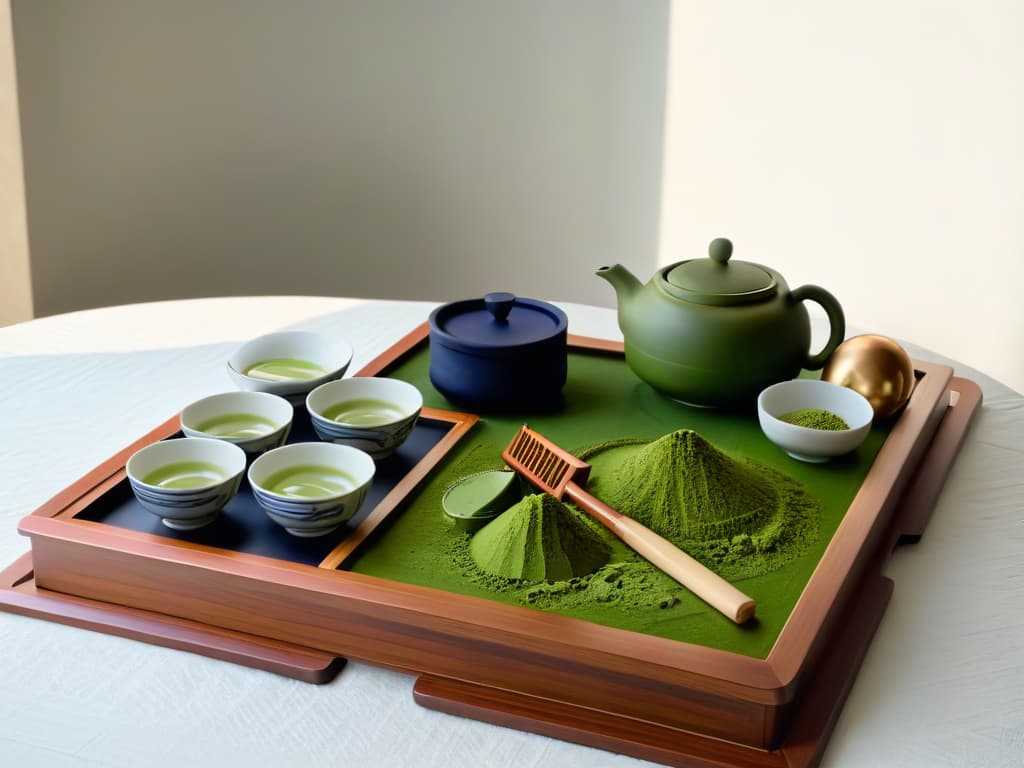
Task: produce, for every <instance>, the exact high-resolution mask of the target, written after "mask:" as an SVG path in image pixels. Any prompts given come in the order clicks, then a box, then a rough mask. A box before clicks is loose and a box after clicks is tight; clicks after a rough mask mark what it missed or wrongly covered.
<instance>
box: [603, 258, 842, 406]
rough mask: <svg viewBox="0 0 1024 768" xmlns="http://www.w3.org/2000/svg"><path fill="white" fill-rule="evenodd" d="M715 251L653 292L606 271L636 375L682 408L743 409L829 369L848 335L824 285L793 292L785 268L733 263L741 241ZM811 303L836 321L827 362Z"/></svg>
mask: <svg viewBox="0 0 1024 768" xmlns="http://www.w3.org/2000/svg"><path fill="white" fill-rule="evenodd" d="M708 250H709V253H710V258H707V259H691V260H689V261H681V262H677V263H675V264H670V265H669V266H667V267H664V268H662V269H660V270H658V272H656V273H655V275H654V277H652V278H651V279H650V281H649V282H648V283H647V284H646V285H643V284H641V282H640V281H639V280H637V279H636V277H634V276H633V274H632V273H631V272H630V271H629V270H627V269H626V268H625V267H623V266H621V265H619V264H616V265H615V266H611V267H601V268H600V269H599V270H598V271H597V274H598V275H599V276H600V277H603V278H604V279H605V280H607V281H608V282H609V283H611V284H612V286H613V287H614V288H615V293H616V295H617V296H618V312H619V328H621V329H622V335H623V338H624V339H625V346H626V362H627V363H628V364H629V367H630V368H631V369H632V370H633V372H634V373H636V375H637V376H639V377H640V378H641V379H643V380H644V381H646V382H647V383H648V384H650V385H651V386H652V387H654V388H655V389H657V390H659V391H661V392H663V393H665V394H666V395H668V396H669V397H672V398H674V399H676V400H681V401H683V402H686V403H691V404H694V405H702V406H740V407H741V406H744V405H750V404H752V403H753V402H754V401H755V399H756V397H757V394H758V393H759V392H760V391H761V390H762V389H764V388H765V387H767V386H769V385H770V384H775V383H776V382H779V381H784V380H786V379H792V378H794V377H795V376H797V375H798V374H799V373H800V370H801V369H802V368H806V369H808V370H816V369H818V368H821V367H822V366H823V365H824V364H825V362H826V360H828V357H829V355H831V354H832V352H833V350H835V348H836V347H837V346H839V343H840V342H841V341H842V340H843V336H844V334H845V333H846V321H845V319H844V317H843V310H842V308H841V307H840V306H839V302H838V301H836V299H835V297H834V296H832V294H830V293H829V292H828V291H826V290H825V289H823V288H819V287H818V286H816V285H805V286H803V287H801V288H797V289H796V290H793V291H790V290H789V288H788V287H787V286H786V282H785V281H784V280H783V279H782V276H781V275H780V274H779V273H778V272H776V271H775V270H773V269H769V268H768V267H765V266H762V265H760V264H753V263H751V262H744V261H730V257H731V256H732V243H731V242H729V241H728V240H726V239H724V238H719V239H717V240H713V241H712V242H711V245H710V247H709V249H708ZM806 300H810V301H814V302H817V303H818V304H820V305H821V306H822V307H823V308H824V309H825V313H826V314H827V315H828V320H829V325H830V333H829V339H828V343H827V344H826V345H825V348H824V349H822V350H821V351H820V352H818V353H817V354H812V353H811V350H810V345H811V323H810V319H809V318H808V315H807V309H806V307H804V304H803V302H804V301H806Z"/></svg>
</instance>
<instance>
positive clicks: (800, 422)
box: [779, 408, 850, 432]
mask: <svg viewBox="0 0 1024 768" xmlns="http://www.w3.org/2000/svg"><path fill="white" fill-rule="evenodd" d="M779 420H780V421H785V422H786V423H787V424H795V425H796V426H798V427H810V428H811V429H824V430H827V431H829V432H840V431H842V430H844V429H849V428H850V425H849V424H847V423H846V422H845V421H843V419H842V417H840V416H837V415H836V414H834V413H832V411H826V410H825V409H824V408H805V409H803V410H802V411H793V412H792V413H787V414H785V415H783V416H779Z"/></svg>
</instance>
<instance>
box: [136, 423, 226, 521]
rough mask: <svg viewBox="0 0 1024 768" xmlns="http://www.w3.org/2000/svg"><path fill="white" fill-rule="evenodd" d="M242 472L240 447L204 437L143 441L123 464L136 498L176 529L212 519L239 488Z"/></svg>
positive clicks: (148, 509)
mask: <svg viewBox="0 0 1024 768" xmlns="http://www.w3.org/2000/svg"><path fill="white" fill-rule="evenodd" d="M161 471H163V472H164V473H165V474H166V477H162V478H154V473H158V472H161ZM244 471H245V451H243V450H242V449H241V448H239V447H238V446H237V445H232V444H231V443H226V442H224V441H223V440H212V439H210V438H203V437H182V438H178V439H175V440H161V441H160V442H158V443H153V444H152V445H147V446H146V447H145V448H142V449H140V450H138V451H136V452H135V453H133V454H132V456H131V458H130V459H128V465H127V472H128V482H129V484H130V485H131V487H132V492H133V493H134V494H135V498H137V499H138V500H139V503H140V504H141V505H142V506H143V507H144V508H145V509H146V510H147V511H149V512H152V513H153V514H154V515H156V516H157V517H159V518H160V520H161V522H163V524H164V525H166V526H167V527H168V528H173V529H174V530H176V531H190V530H192V529H194V528H201V527H202V526H204V525H207V524H209V523H212V522H213V521H214V520H216V519H217V515H219V514H220V511H221V509H223V508H224V505H225V504H227V503H228V502H229V501H230V500H231V498H232V497H233V496H234V495H235V494H236V493H237V492H238V486H239V484H240V483H241V482H242V473H243V472H244ZM175 481H177V483H176V482H175ZM175 484H178V486H179V487H174V486H175ZM182 484H183V485H184V486H185V487H181V485H182Z"/></svg>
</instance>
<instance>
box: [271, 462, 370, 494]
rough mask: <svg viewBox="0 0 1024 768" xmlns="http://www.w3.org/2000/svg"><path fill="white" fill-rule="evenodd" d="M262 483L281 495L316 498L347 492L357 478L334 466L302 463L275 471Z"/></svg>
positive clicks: (353, 485)
mask: <svg viewBox="0 0 1024 768" xmlns="http://www.w3.org/2000/svg"><path fill="white" fill-rule="evenodd" d="M261 485H262V487H263V488H264V489H266V490H268V491H270V492H271V493H276V494H278V495H279V496H292V497H294V498H300V499H314V498H319V497H321V496H336V495H338V494H342V493H347V492H348V491H350V490H352V489H353V488H355V487H356V479H355V478H354V477H352V475H350V474H348V473H347V472H342V471H341V470H339V469H335V468H334V467H327V466H321V465H317V464H300V465H297V466H294V467H287V468H285V469H282V470H279V471H277V472H275V473H274V474H272V475H271V476H270V477H268V478H267V479H266V481H265V482H263V483H261Z"/></svg>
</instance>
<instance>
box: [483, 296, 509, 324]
mask: <svg viewBox="0 0 1024 768" xmlns="http://www.w3.org/2000/svg"><path fill="white" fill-rule="evenodd" d="M515 303H516V295H515V294H514V293H505V292H503V291H496V292H492V293H488V294H485V295H484V306H485V307H486V308H487V311H488V312H490V313H491V314H492V315H493V316H494V319H495V320H496V321H497V322H499V323H503V322H505V319H506V318H507V317H508V313H509V312H511V311H512V305H513V304H515ZM477 306H479V305H477Z"/></svg>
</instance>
